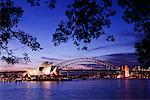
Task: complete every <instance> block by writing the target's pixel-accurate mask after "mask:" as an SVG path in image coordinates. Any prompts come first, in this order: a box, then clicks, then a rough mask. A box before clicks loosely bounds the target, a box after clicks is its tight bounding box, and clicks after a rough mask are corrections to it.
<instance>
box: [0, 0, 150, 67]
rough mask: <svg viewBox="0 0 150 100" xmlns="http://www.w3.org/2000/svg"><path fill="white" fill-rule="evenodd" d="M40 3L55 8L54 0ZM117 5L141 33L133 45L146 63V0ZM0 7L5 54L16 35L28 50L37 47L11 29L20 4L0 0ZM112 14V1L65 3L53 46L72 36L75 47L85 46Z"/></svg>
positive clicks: (36, 2) (122, 0) (34, 0)
mask: <svg viewBox="0 0 150 100" xmlns="http://www.w3.org/2000/svg"><path fill="white" fill-rule="evenodd" d="M26 1H27V2H28V3H30V4H31V6H40V4H41V2H43V0H26ZM64 1H65V0H64ZM44 2H46V3H47V4H48V6H49V8H50V9H53V8H55V5H56V0H44ZM118 5H119V6H121V7H122V8H123V9H124V15H123V19H124V20H125V21H126V22H127V23H128V24H134V25H135V27H134V30H135V31H136V32H144V33H145V37H144V39H143V40H142V41H141V42H139V43H137V44H136V46H135V47H136V53H137V55H138V58H139V61H140V62H141V63H143V64H144V65H148V66H149V61H150V59H149V58H150V57H149V55H148V54H149V46H150V45H149V34H150V33H149V22H150V7H149V5H150V1H149V0H118ZM0 8H1V10H0V14H1V17H0V24H1V30H0V46H1V47H0V49H3V50H6V51H7V53H8V55H11V54H12V53H11V52H12V51H11V50H9V49H8V47H7V44H8V42H9V40H10V39H12V38H16V39H18V40H20V42H21V43H22V44H25V45H27V46H29V47H30V48H31V49H32V50H39V49H40V45H39V43H38V42H36V38H33V37H32V36H30V35H29V34H27V33H25V32H23V31H20V30H18V31H13V27H14V26H16V25H17V23H18V22H19V21H20V20H19V19H20V18H21V16H22V14H23V9H22V8H21V6H14V4H13V2H12V0H2V1H1V2H0ZM113 15H115V10H113V9H112V0H73V2H72V3H71V4H68V6H67V10H66V19H65V20H62V21H61V22H60V23H59V25H58V27H57V29H56V32H55V33H54V34H53V42H54V45H59V44H60V43H62V42H67V41H68V40H69V39H72V40H73V42H74V44H75V45H76V46H77V47H79V48H82V49H87V44H88V43H90V42H91V40H92V39H97V38H98V37H100V36H101V35H102V34H106V33H105V31H104V28H109V27H110V24H111V20H110V17H111V16H113ZM106 35H107V39H106V40H108V41H114V38H113V36H112V35H108V34H106ZM145 46H146V47H145ZM145 52H146V53H145ZM12 57H13V56H12ZM143 57H144V58H143ZM5 59H6V58H5ZM14 61H15V60H14Z"/></svg>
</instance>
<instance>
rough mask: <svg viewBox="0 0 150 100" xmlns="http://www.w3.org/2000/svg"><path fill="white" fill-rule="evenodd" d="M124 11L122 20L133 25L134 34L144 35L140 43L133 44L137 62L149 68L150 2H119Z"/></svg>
mask: <svg viewBox="0 0 150 100" xmlns="http://www.w3.org/2000/svg"><path fill="white" fill-rule="evenodd" d="M118 4H119V5H120V6H121V7H122V8H123V9H124V15H123V19H124V20H125V21H126V22H127V23H129V24H131V23H132V24H134V30H135V32H142V33H144V34H145V36H144V38H143V40H142V41H139V42H138V43H136V44H135V48H136V54H137V56H138V60H139V62H140V63H141V64H143V66H144V67H145V68H148V67H150V1H149V0H119V2H118Z"/></svg>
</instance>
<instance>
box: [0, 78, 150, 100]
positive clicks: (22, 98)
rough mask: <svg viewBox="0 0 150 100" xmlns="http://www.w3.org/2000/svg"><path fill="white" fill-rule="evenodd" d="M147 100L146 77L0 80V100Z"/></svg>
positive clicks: (149, 91)
mask: <svg viewBox="0 0 150 100" xmlns="http://www.w3.org/2000/svg"><path fill="white" fill-rule="evenodd" d="M105 99H107V100H109V99H114V100H116V99H118V100H121V99H123V100H130V99H132V100H149V99H150V80H135V79H134V80H131V79H130V80H128V79H100V80H80V79H79V80H73V81H63V82H59V83H58V82H56V81H53V82H52V81H43V82H35V81H34V82H32V81H31V82H20V83H15V82H9V83H0V100H105Z"/></svg>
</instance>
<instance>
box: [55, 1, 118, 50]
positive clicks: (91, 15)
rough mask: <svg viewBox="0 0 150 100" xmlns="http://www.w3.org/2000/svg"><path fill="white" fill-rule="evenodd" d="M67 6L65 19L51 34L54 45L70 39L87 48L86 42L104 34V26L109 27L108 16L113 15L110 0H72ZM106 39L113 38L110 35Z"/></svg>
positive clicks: (113, 11) (78, 45) (112, 39)
mask: <svg viewBox="0 0 150 100" xmlns="http://www.w3.org/2000/svg"><path fill="white" fill-rule="evenodd" d="M67 8H68V9H67V10H66V17H67V19H66V20H65V21H61V22H60V23H59V25H58V28H57V29H56V32H55V34H53V42H54V45H58V44H60V43H61V42H67V41H68V40H69V39H72V40H73V41H74V44H75V45H76V46H77V47H79V48H80V44H82V45H81V48H82V49H87V46H86V44H87V43H90V42H91V40H92V39H97V38H98V37H99V36H101V35H102V34H106V33H105V31H104V27H105V28H109V27H110V24H111V20H110V17H111V16H113V15H115V10H113V9H112V3H111V0H74V1H73V3H72V4H69V5H68V6H67ZM107 40H111V41H114V38H113V36H112V35H110V36H108V38H107ZM83 43H84V44H83Z"/></svg>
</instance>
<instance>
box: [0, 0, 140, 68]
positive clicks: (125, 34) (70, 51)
mask: <svg viewBox="0 0 150 100" xmlns="http://www.w3.org/2000/svg"><path fill="white" fill-rule="evenodd" d="M19 1H20V0H16V4H19V5H23V9H24V15H23V17H22V18H21V21H20V23H19V25H18V28H17V29H20V30H23V31H25V32H27V33H31V34H32V35H33V36H35V37H37V40H38V42H40V44H41V47H42V48H43V50H41V51H39V52H38V51H36V52H33V51H31V50H30V49H29V48H28V47H25V46H23V45H21V44H20V43H19V42H18V41H16V40H12V41H10V44H9V45H10V47H11V48H12V50H14V51H15V52H14V54H15V55H17V56H19V57H20V56H21V54H22V53H24V52H27V53H28V54H29V56H30V58H31V61H32V62H31V63H30V65H32V66H34V65H36V64H38V63H40V62H42V61H45V60H48V59H52V60H55V59H62V60H63V59H71V58H77V57H97V56H105V55H114V54H120V53H121V54H122V53H134V52H135V49H134V43H135V42H136V41H138V40H140V39H141V37H142V34H140V33H135V32H134V31H133V25H129V24H127V23H126V22H125V21H123V19H122V18H121V16H122V14H123V13H122V10H121V8H120V7H118V6H116V4H115V2H114V3H113V4H114V9H116V10H117V14H116V15H115V16H114V17H112V18H111V19H112V24H111V27H110V28H109V29H105V31H106V32H108V33H110V34H113V35H114V37H115V42H108V41H106V40H105V39H106V35H103V36H101V37H99V38H98V39H97V40H93V41H92V42H91V44H89V45H88V50H87V51H82V50H77V47H75V45H73V43H72V41H71V40H70V41H69V42H68V43H66V44H64V43H62V44H61V45H59V46H57V47H56V46H54V45H53V43H52V34H53V33H54V32H55V29H56V27H57V25H58V23H59V22H60V21H61V20H62V19H65V9H66V5H67V4H68V3H69V2H71V0H65V1H66V2H64V0H57V5H56V8H55V9H53V10H50V9H49V8H48V7H47V5H46V4H43V5H41V6H40V7H31V6H30V5H29V4H28V3H26V2H23V1H24V0H21V2H19ZM54 58H55V59H54ZM2 65H5V63H2Z"/></svg>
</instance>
